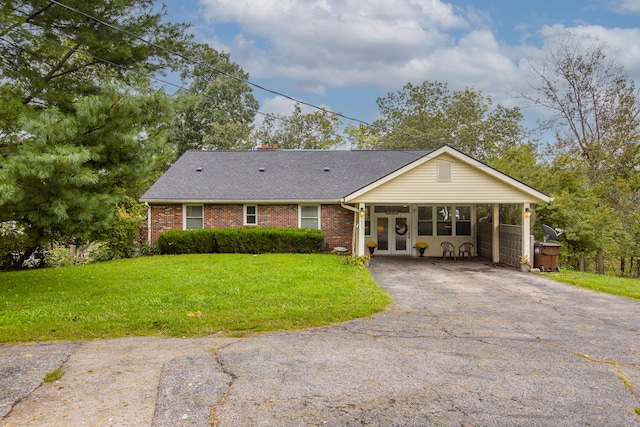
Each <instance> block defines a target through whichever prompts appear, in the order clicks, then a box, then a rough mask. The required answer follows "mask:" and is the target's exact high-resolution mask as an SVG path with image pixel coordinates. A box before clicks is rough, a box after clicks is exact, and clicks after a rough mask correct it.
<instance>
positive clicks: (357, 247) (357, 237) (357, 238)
mask: <svg viewBox="0 0 640 427" xmlns="http://www.w3.org/2000/svg"><path fill="white" fill-rule="evenodd" d="M340 206H342V207H343V208H344V209H347V210H350V211H352V212H354V221H353V242H352V250H351V252H352V253H353V254H354V255H358V256H364V234H363V233H364V231H363V230H364V217H363V216H362V212H363V211H364V203H360V207H359V208H356V207H353V206H349V205H347V204H346V203H345V202H344V199H340ZM356 224H357V225H356ZM356 231H357V233H356Z"/></svg>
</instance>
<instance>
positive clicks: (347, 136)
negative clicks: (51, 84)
mask: <svg viewBox="0 0 640 427" xmlns="http://www.w3.org/2000/svg"><path fill="white" fill-rule="evenodd" d="M58 35H59V36H61V37H66V36H65V35H64V34H60V33H58ZM0 40H3V41H5V42H7V43H10V44H12V45H13V46H14V47H15V48H16V49H19V50H21V51H22V52H23V53H25V54H28V55H32V56H33V55H34V52H32V51H29V50H27V49H25V48H24V47H22V46H19V45H16V44H14V43H12V42H11V41H10V40H7V39H6V38H5V37H3V36H0ZM45 42H46V43H48V44H50V45H52V46H56V47H60V48H63V49H66V48H68V46H64V45H62V44H60V43H56V42H54V41H52V40H45ZM77 53H79V54H82V55H84V56H87V57H89V58H92V59H94V60H96V61H100V62H103V63H105V64H109V65H111V66H113V67H117V68H120V69H121V70H123V71H125V72H128V73H134V74H137V75H139V76H142V73H141V72H139V71H138V70H135V69H132V68H127V67H125V66H124V65H121V64H117V63H115V62H113V61H109V60H108V59H104V58H101V57H99V56H96V55H93V54H92V53H90V52H87V51H85V50H83V49H78V50H77ZM145 77H148V78H149V79H151V80H155V81H157V82H160V83H164V84H166V85H170V86H173V87H175V88H177V89H181V90H184V91H185V92H188V91H189V89H188V88H186V87H184V86H182V85H180V84H176V83H173V82H170V81H168V80H164V79H161V78H159V77H156V76H152V75H145ZM129 86H130V85H129ZM149 92H151V90H149ZM242 108H243V109H245V110H249V111H251V112H253V113H255V114H259V115H262V116H264V117H273V118H274V119H276V120H279V121H280V122H288V123H292V120H291V119H289V118H288V117H287V116H281V115H279V114H274V113H265V112H263V111H260V110H259V109H255V108H251V107H249V106H246V105H244V106H243V107H242ZM312 127H313V126H312ZM316 130H317V129H316ZM329 134H330V135H333V136H335V137H338V138H341V139H345V140H348V141H350V142H351V143H353V142H354V139H353V138H352V137H351V136H349V135H345V134H338V133H335V132H330V133H329Z"/></svg>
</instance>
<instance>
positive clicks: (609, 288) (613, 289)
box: [544, 270, 640, 299]
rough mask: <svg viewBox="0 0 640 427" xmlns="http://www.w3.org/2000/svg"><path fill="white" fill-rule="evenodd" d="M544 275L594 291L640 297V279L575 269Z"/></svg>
mask: <svg viewBox="0 0 640 427" xmlns="http://www.w3.org/2000/svg"><path fill="white" fill-rule="evenodd" d="M544 275H545V276H547V277H549V278H551V279H554V280H556V281H558V282H563V283H569V284H571V285H576V286H580V287H582V288H587V289H592V290H594V291H599V292H606V293H609V294H614V295H621V296H624V297H629V298H636V299H640V279H633V278H627V277H616V276H605V275H602V274H594V273H584V272H579V271H574V270H562V271H560V272H554V273H544Z"/></svg>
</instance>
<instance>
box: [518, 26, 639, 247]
mask: <svg viewBox="0 0 640 427" xmlns="http://www.w3.org/2000/svg"><path fill="white" fill-rule="evenodd" d="M531 72H532V79H531V80H530V81H531V88H530V90H528V91H524V93H523V94H524V96H525V97H527V98H528V99H530V100H531V101H533V102H534V103H536V104H537V105H539V106H542V107H544V108H545V109H546V111H548V112H549V113H550V114H549V118H548V119H547V120H545V121H544V122H542V123H541V125H542V128H543V129H545V130H551V131H553V132H554V134H555V136H556V141H555V143H553V144H551V146H550V153H551V155H552V157H553V159H554V164H553V170H554V173H558V175H553V176H552V178H553V179H551V180H550V183H549V185H551V186H555V189H554V190H555V193H554V194H557V195H558V196H557V197H556V200H555V201H554V203H553V204H552V205H551V206H550V207H549V209H547V210H544V209H543V210H542V211H541V213H542V214H543V215H548V218H547V219H548V221H550V222H553V223H554V224H556V225H557V226H559V227H562V228H566V229H567V233H566V239H567V241H568V242H569V244H570V246H571V247H572V249H573V250H574V251H577V252H581V253H585V252H587V253H589V252H591V253H593V252H597V253H608V254H610V255H615V256H619V257H625V256H627V255H633V254H634V253H635V256H637V255H638V250H639V249H640V240H639V237H640V235H639V234H638V230H639V229H640V222H639V219H640V218H639V217H638V213H637V206H638V201H640V169H639V168H638V164H640V98H639V96H638V95H639V93H638V90H637V89H636V88H635V83H634V82H633V80H631V79H630V78H629V77H628V76H627V74H626V73H625V72H624V70H623V68H622V67H621V66H620V65H618V64H617V63H616V61H614V60H612V59H609V57H608V55H607V46H606V45H604V44H602V43H599V42H597V41H593V40H591V41H589V40H586V41H585V40H584V39H580V38H577V37H572V36H567V35H559V36H558V37H557V38H556V40H555V43H554V44H553V45H552V47H551V48H550V50H549V52H548V54H547V57H546V60H545V62H544V63H542V64H536V63H534V62H531ZM569 171H571V172H569Z"/></svg>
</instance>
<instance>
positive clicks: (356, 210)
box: [340, 199, 360, 213]
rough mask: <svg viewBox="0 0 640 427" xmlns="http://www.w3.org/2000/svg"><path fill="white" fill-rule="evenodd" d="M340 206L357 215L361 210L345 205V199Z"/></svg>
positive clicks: (341, 200)
mask: <svg viewBox="0 0 640 427" xmlns="http://www.w3.org/2000/svg"><path fill="white" fill-rule="evenodd" d="M340 206H342V207H343V208H345V209H348V210H350V211H353V212H356V213H359V212H360V210H359V209H358V208H356V207H353V206H350V205H347V204H345V203H344V199H340Z"/></svg>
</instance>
